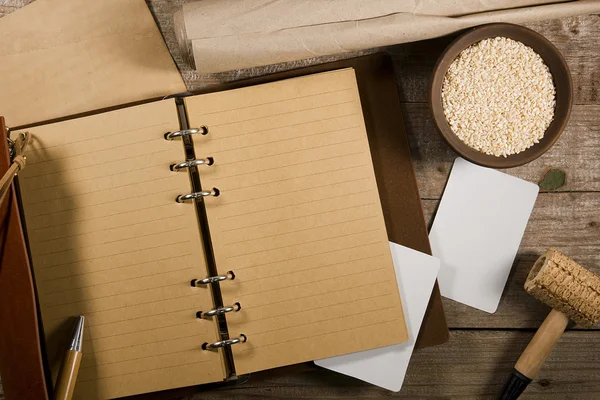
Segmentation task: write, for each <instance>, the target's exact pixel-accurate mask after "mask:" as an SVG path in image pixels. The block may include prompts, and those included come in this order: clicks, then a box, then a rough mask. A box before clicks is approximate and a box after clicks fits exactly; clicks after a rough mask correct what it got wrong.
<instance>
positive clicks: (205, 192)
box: [175, 188, 221, 203]
mask: <svg viewBox="0 0 600 400" xmlns="http://www.w3.org/2000/svg"><path fill="white" fill-rule="evenodd" d="M220 193H221V192H220V191H219V189H217V188H213V190H203V191H201V192H194V193H188V194H180V195H179V196H177V198H176V199H175V201H176V202H178V203H183V202H184V201H187V200H193V199H201V198H203V197H208V196H215V197H216V196H218V195H219V194H220Z"/></svg>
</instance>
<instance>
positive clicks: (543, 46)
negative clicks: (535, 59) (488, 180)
mask: <svg viewBox="0 0 600 400" xmlns="http://www.w3.org/2000/svg"><path fill="white" fill-rule="evenodd" d="M497 36H502V37H507V38H510V39H513V40H517V41H519V42H521V43H523V44H525V45H526V46H529V47H531V48H532V49H533V50H534V51H535V52H536V53H538V54H539V55H540V56H541V57H542V59H543V60H544V62H545V63H546V65H547V66H548V68H549V69H550V73H551V74H552V77H553V79H554V86H555V88H556V108H555V110H554V120H553V121H552V122H551V123H550V126H549V127H548V129H547V130H546V133H545V134H544V137H543V138H542V140H540V142H539V143H536V144H534V145H533V146H531V147H530V148H528V149H527V150H525V151H523V152H521V153H518V154H512V155H510V156H508V157H496V156H490V155H487V154H485V153H482V152H479V151H477V150H474V149H472V148H470V147H469V146H467V145H466V144H465V143H463V142H462V141H461V140H460V139H459V138H458V137H457V136H456V135H455V134H454V132H452V129H451V128H450V125H449V124H448V122H447V121H446V117H445V115H444V110H443V108H442V82H443V80H444V76H445V75H446V71H447V70H448V68H449V67H450V64H451V63H452V61H454V59H455V58H456V57H457V56H458V55H459V54H460V52H461V51H463V50H464V49H466V48H467V47H469V46H471V45H472V44H474V43H477V42H479V41H481V40H483V39H488V38H494V37H497ZM572 101H573V83H572V81H571V74H570V73H569V67H568V66H567V63H566V62H565V59H564V58H563V56H562V54H560V52H559V51H558V49H557V48H556V47H554V45H553V44H552V43H550V42H549V41H548V39H546V38H545V37H543V36H542V35H540V34H539V33H537V32H534V31H532V30H531V29H527V28H524V27H522V26H519V25H513V24H489V25H482V26H478V27H476V28H473V29H470V30H468V31H467V32H465V33H464V34H462V35H461V36H459V37H458V38H457V39H456V40H455V41H454V42H452V43H451V44H450V45H449V46H448V47H447V48H446V50H444V52H443V53H442V55H441V56H440V58H439V59H438V62H437V64H436V66H435V68H434V71H433V79H432V81H431V88H430V93H429V104H430V107H431V112H432V115H433V120H434V122H435V126H436V128H437V129H438V131H439V132H440V133H441V135H442V137H443V138H444V139H445V141H446V142H447V143H448V145H450V147H452V148H453V149H454V151H456V152H457V153H458V154H460V155H461V156H462V157H463V158H465V159H467V160H469V161H471V162H473V163H475V164H479V165H482V166H485V167H492V168H510V167H516V166H519V165H523V164H525V163H528V162H530V161H532V160H535V159H536V158H538V157H539V156H541V155H542V154H544V153H545V152H546V151H548V149H549V148H550V147H552V145H553V144H554V143H555V142H556V141H557V140H558V137H559V136H560V134H561V133H562V131H563V130H564V128H565V126H566V125H567V121H568V120H569V114H570V113H571V103H572Z"/></svg>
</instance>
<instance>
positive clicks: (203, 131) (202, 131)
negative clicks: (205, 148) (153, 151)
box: [165, 126, 208, 140]
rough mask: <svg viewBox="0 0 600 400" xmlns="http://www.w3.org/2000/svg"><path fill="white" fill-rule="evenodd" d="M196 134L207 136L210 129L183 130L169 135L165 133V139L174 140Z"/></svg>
mask: <svg viewBox="0 0 600 400" xmlns="http://www.w3.org/2000/svg"><path fill="white" fill-rule="evenodd" d="M196 133H200V134H202V135H206V134H207V133H208V128H207V127H205V126H203V127H201V128H200V129H198V128H190V129H182V130H180V131H174V132H168V133H165V139H167V140H173V139H175V138H176V137H182V136H189V135H194V134H196Z"/></svg>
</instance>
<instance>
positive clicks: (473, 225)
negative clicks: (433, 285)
mask: <svg viewBox="0 0 600 400" xmlns="http://www.w3.org/2000/svg"><path fill="white" fill-rule="evenodd" d="M538 191H539V188H538V186H537V185H536V184H533V183H531V182H527V181H524V180H522V179H519V178H515V177H513V176H510V175H507V174H504V173H502V172H499V171H496V170H493V169H490V168H484V167H479V166H477V165H475V164H471V163H470V162H468V161H465V160H463V159H462V158H457V159H456V161H455V162H454V167H453V168H452V172H451V173H450V178H449V180H448V184H447V185H446V189H445V190H444V195H443V196H442V200H441V202H440V206H439V208H438V211H437V214H436V216H435V221H434V222H433V226H432V227H431V232H430V233H429V240H430V242H431V249H432V253H433V255H434V256H435V257H437V258H439V259H440V261H441V262H442V266H441V268H440V272H439V276H438V282H439V285H440V290H441V292H442V296H444V297H448V298H450V299H452V300H456V301H458V302H461V303H464V304H466V305H469V306H471V307H475V308H478V309H480V310H483V311H487V312H489V313H493V312H495V311H496V309H497V308H498V304H499V303H500V297H501V296H502V291H503V290H504V286H505V285H506V280H507V279H508V275H509V273H510V270H511V267H512V264H513V262H514V260H515V256H516V255H517V250H518V249H519V245H520V243H521V239H522V238H523V233H524V232H525V227H526V226H527V221H528V220H529V216H530V215H531V211H532V210H533V205H534V204H535V200H536V198H537V195H538Z"/></svg>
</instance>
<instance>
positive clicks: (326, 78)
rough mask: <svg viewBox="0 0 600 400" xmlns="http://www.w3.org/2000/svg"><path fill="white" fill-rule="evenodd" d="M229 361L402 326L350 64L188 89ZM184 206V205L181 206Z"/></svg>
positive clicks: (271, 358)
mask: <svg viewBox="0 0 600 400" xmlns="http://www.w3.org/2000/svg"><path fill="white" fill-rule="evenodd" d="M186 105H187V110H188V114H189V119H190V123H191V126H194V127H195V126H200V125H205V126H207V127H208V130H209V134H208V135H206V136H198V137H195V138H194V146H195V148H196V156H197V157H206V156H210V157H213V158H214V165H212V166H209V167H205V168H202V169H201V170H200V176H201V181H202V185H203V188H204V189H208V188H212V187H216V188H218V189H219V191H220V195H219V196H218V197H210V198H206V199H205V200H204V201H205V203H206V207H207V214H208V218H209V224H210V228H211V238H212V243H213V246H214V249H215V257H216V262H217V266H218V268H219V270H220V272H221V273H224V272H226V271H228V270H233V271H234V273H235V279H234V280H233V281H225V282H222V283H221V288H222V291H223V297H224V301H225V302H226V303H228V304H231V303H235V302H239V303H240V305H241V310H240V311H237V312H235V313H229V314H227V322H228V327H229V334H230V335H231V336H237V335H239V334H242V333H243V334H245V335H246V336H247V338H248V340H247V342H246V343H243V344H237V345H234V346H233V353H234V359H235V365H236V371H237V373H238V374H244V373H248V372H253V371H258V370H263V369H267V368H273V367H278V366H282V365H287V364H294V363H299V362H304V361H310V360H315V359H320V358H326V357H331V356H335V355H340V354H345V353H351V352H356V351H361V350H366V349H371V348H375V347H382V346H386V345H391V344H395V343H400V342H402V341H405V340H406V338H407V334H406V327H405V324H404V317H403V314H402V305H401V302H400V296H399V293H398V289H397V284H396V279H395V274H394V267H393V264H392V259H391V255H390V250H389V244H388V239H387V233H386V229H385V224H384V220H383V214H382V211H381V204H380V201H379V195H378V192H377V185H376V182H375V176H374V172H373V166H372V162H371V155H370V152H369V144H368V141H367V136H366V130H365V126H364V120H363V117H362V110H361V104H360V99H359V94H358V89H357V84H356V79H355V75H354V71H353V70H351V69H346V70H340V71H335V72H328V73H322V74H317V75H311V76H305V77H300V78H294V79H289V80H285V81H280V82H274V83H269V84H265V85H260V86H255V87H248V88H243V89H238V90H232V91H227V92H220V93H214V94H208V95H201V96H195V97H191V98H187V99H186ZM189 207H190V208H192V207H193V205H191V204H190V205H189Z"/></svg>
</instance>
